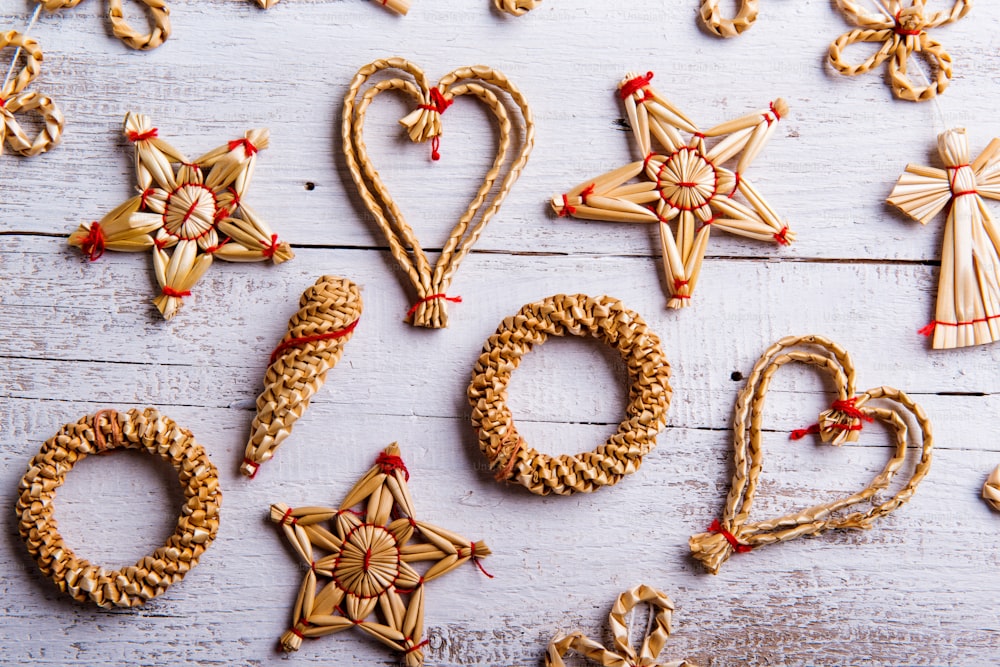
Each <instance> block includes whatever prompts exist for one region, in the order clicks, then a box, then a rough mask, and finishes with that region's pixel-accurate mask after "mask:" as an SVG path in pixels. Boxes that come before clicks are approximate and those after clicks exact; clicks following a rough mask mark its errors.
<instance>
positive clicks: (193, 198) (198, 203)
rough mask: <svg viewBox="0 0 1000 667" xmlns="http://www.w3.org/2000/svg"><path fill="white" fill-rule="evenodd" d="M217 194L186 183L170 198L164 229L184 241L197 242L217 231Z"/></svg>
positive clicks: (165, 206) (166, 205)
mask: <svg viewBox="0 0 1000 667" xmlns="http://www.w3.org/2000/svg"><path fill="white" fill-rule="evenodd" d="M217 213H218V206H217V202H216V199H215V193H214V192H212V191H211V190H210V189H209V188H207V187H205V186H204V185H201V184H199V183H185V184H184V185H181V186H178V187H177V189H175V190H174V191H173V192H171V193H170V194H169V195H167V200H166V202H165V205H164V208H163V229H164V230H165V231H166V232H167V233H168V234H170V235H171V236H173V237H175V238H177V239H179V240H181V241H197V240H198V239H200V238H202V237H203V236H205V235H206V234H208V233H209V232H210V231H212V229H214V228H215V223H216V217H217Z"/></svg>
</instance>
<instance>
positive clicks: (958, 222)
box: [888, 128, 1000, 350]
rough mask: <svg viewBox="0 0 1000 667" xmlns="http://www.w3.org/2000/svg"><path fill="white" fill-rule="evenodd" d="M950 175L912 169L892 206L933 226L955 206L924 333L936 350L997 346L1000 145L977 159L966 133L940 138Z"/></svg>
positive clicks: (955, 132) (996, 142)
mask: <svg viewBox="0 0 1000 667" xmlns="http://www.w3.org/2000/svg"><path fill="white" fill-rule="evenodd" d="M938 152H939V153H940V155H941V160H942V162H944V167H945V168H944V169H938V168H935V167H921V166H918V165H914V164H910V165H907V166H906V171H905V172H904V173H903V175H902V176H900V177H899V182H898V183H896V187H895V188H894V189H893V191H892V194H890V195H889V199H888V201H889V203H890V204H892V205H893V206H895V207H897V208H899V209H900V210H901V211H903V212H904V213H906V214H907V215H908V216H910V217H911V218H913V219H915V220H917V221H918V222H920V223H922V224H927V223H928V222H929V221H930V220H931V218H933V217H934V216H935V215H937V214H938V213H939V212H940V211H942V210H943V209H944V208H945V207H946V206H949V205H950V207H949V210H948V220H947V222H946V223H945V229H944V247H943V249H942V252H941V277H940V279H939V282H938V294H937V311H936V313H935V315H934V321H933V322H931V323H930V324H929V325H927V326H926V327H925V328H924V329H922V330H921V333H923V334H926V335H928V336H930V335H933V342H932V345H933V347H934V349H939V350H940V349H952V348H956V347H966V346H969V345H981V344H983V343H992V342H994V341H996V340H998V339H1000V230H998V229H997V227H996V225H995V224H994V222H993V218H992V217H991V216H990V213H989V210H987V208H986V204H985V202H984V201H983V197H989V198H990V199H1000V169H998V163H1000V139H994V140H993V141H991V142H990V144H989V146H987V147H986V150H985V151H983V152H982V154H980V156H979V157H977V158H976V159H975V160H971V159H970V153H969V140H968V138H967V137H966V134H965V130H964V129H962V128H958V129H952V130H948V131H947V132H944V133H942V134H941V135H940V136H939V137H938Z"/></svg>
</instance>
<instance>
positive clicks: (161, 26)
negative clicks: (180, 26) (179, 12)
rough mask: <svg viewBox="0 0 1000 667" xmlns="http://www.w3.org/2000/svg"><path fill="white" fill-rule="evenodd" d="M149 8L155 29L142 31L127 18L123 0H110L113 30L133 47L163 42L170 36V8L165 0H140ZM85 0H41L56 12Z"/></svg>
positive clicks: (153, 45)
mask: <svg viewBox="0 0 1000 667" xmlns="http://www.w3.org/2000/svg"><path fill="white" fill-rule="evenodd" d="M138 1H139V2H141V3H142V4H143V5H145V6H146V8H147V9H148V10H149V11H148V14H149V18H150V21H151V22H152V24H153V29H152V30H151V31H150V32H148V33H141V32H139V31H138V30H136V29H135V28H133V27H132V26H131V25H129V23H128V21H126V20H125V12H124V11H123V10H122V0H108V18H109V19H110V20H111V30H112V32H114V35H115V37H117V38H118V39H120V40H121V41H123V42H124V43H125V44H126V45H128V46H130V47H132V48H133V49H138V50H141V51H148V50H149V49H155V48H156V47H158V46H159V45H160V44H163V42H164V41H166V39H167V38H168V37H170V8H169V7H167V3H166V1H165V0H138ZM81 2H83V0H39V4H41V5H42V6H43V7H45V9H47V10H48V11H50V12H55V11H58V10H60V9H67V8H71V7H76V6H77V5H78V4H80V3H81Z"/></svg>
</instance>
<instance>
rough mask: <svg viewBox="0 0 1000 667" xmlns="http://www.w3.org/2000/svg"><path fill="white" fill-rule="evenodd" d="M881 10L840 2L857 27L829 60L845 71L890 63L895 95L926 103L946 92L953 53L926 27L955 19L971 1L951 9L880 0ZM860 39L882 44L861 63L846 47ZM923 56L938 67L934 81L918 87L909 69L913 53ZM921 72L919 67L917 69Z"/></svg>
mask: <svg viewBox="0 0 1000 667" xmlns="http://www.w3.org/2000/svg"><path fill="white" fill-rule="evenodd" d="M878 4H879V5H880V10H881V11H880V12H878V13H870V12H869V11H868V10H866V9H865V8H864V7H863V6H862V5H860V4H859V3H858V2H855V0H837V6H838V7H839V8H840V11H842V12H843V13H844V16H845V17H846V18H847V19H848V20H849V21H850V22H851V23H853V24H855V25H856V26H858V27H857V28H855V29H854V30H852V31H850V32H846V33H844V34H843V35H841V36H840V37H838V38H837V39H836V41H834V42H833V44H831V45H830V53H829V58H830V64H831V65H833V67H834V69H836V70H837V71H838V72H840V73H841V74H845V75H847V76H854V75H855V74H864V73H866V72H868V71H870V70H872V69H874V68H876V67H878V66H880V65H881V64H882V63H884V62H886V61H888V62H889V84H890V85H891V86H892V92H893V93H894V94H895V95H896V97H898V98H900V99H903V100H909V101H911V102H923V101H925V100H929V99H931V98H932V97H936V96H937V95H939V94H940V93H943V92H944V90H945V88H947V87H948V83H949V82H950V81H951V56H950V55H948V52H947V51H945V50H944V47H943V46H941V44H940V43H939V42H937V41H935V40H933V39H931V38H930V35H928V34H927V30H929V29H931V28H937V27H938V26H942V25H945V24H948V23H953V22H955V21H957V20H959V19H960V18H962V17H963V16H965V15H966V14H968V13H969V10H970V9H972V0H956V2H955V4H954V5H952V8H951V9H950V10H949V11H938V12H927V13H925V12H924V6H925V5H926V2H925V0H910V3H909V5H904V3H903V0H886V2H885V3H884V4H883V2H882V0H879V3H878ZM857 43H869V44H876V45H878V46H879V49H878V51H876V52H875V54H874V55H872V56H871V57H869V58H868V59H867V60H864V61H862V62H860V63H853V62H851V61H849V60H848V59H847V57H846V56H845V55H844V53H843V51H844V49H846V48H847V47H848V46H851V45H852V44H857ZM914 54H919V55H920V56H922V57H923V58H924V60H925V61H927V62H928V63H929V64H930V65H931V66H932V67H933V68H934V70H935V77H934V78H935V81H934V83H927V84H926V85H917V84H916V83H914V82H913V81H912V80H910V76H909V74H908V72H907V68H908V67H909V60H910V56H912V55H914ZM918 71H919V70H918Z"/></svg>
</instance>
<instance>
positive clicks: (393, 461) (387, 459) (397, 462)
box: [375, 452, 410, 482]
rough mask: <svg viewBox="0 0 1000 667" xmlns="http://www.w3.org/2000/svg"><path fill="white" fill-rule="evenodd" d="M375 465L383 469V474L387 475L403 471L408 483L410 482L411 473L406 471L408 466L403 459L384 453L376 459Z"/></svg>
mask: <svg viewBox="0 0 1000 667" xmlns="http://www.w3.org/2000/svg"><path fill="white" fill-rule="evenodd" d="M375 465H377V466H378V467H379V468H381V469H382V472H384V473H385V474H386V475H388V474H391V473H392V472H394V471H396V470H402V471H403V475H405V476H406V481H407V482H409V481H410V471H409V470H407V469H406V464H405V463H403V459H402V457H399V456H393V455H392V454H386V453H385V452H382V453H381V454H379V455H378V458H377V459H375Z"/></svg>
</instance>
